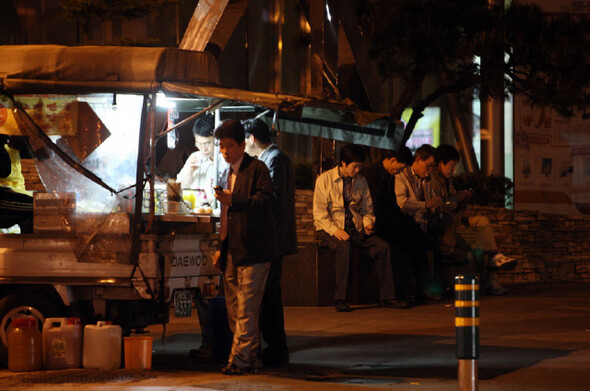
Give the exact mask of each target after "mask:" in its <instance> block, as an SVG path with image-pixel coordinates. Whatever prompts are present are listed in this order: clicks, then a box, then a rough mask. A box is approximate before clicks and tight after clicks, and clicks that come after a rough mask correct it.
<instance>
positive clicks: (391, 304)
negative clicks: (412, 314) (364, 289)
mask: <svg viewBox="0 0 590 391" xmlns="http://www.w3.org/2000/svg"><path fill="white" fill-rule="evenodd" d="M379 307H383V308H399V309H406V308H410V302H409V301H408V300H401V299H396V300H381V301H380V302H379Z"/></svg>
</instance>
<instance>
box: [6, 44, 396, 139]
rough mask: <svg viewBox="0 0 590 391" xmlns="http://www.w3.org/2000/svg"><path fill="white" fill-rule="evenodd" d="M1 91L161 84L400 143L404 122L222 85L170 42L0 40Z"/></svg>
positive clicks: (344, 135) (210, 61)
mask: <svg viewBox="0 0 590 391" xmlns="http://www.w3.org/2000/svg"><path fill="white" fill-rule="evenodd" d="M0 58H2V59H3V60H2V61H1V62H0V93H2V92H3V93H9V94H13V95H18V94H73V93H78V94H90V93H135V94H147V93H153V92H164V93H165V94H166V95H169V96H176V97H182V98H187V99H202V98H203V97H205V98H208V99H210V100H227V101H233V102H241V103H247V104H251V105H255V106H259V107H261V108H263V109H270V110H272V111H275V112H278V120H277V121H276V125H277V126H278V127H279V129H280V130H281V131H283V132H290V133H298V134H304V135H309V136H316V137H324V138H329V139H336V140H340V141H344V142H349V143H355V144H362V145H367V146H373V147H379V148H385V149H397V148H398V147H399V144H400V141H401V135H402V133H403V125H402V124H401V122H399V121H394V120H391V119H390V118H389V116H388V115H386V114H381V113H372V112H367V111H362V110H359V109H358V108H357V107H356V105H355V104H354V103H353V102H352V101H350V100H349V99H344V100H330V99H325V98H320V97H310V96H307V97H303V96H296V95H285V94H270V93H259V92H251V91H245V90H239V89H232V88H224V87H220V86H219V78H218V74H219V71H218V67H217V62H216V60H215V58H214V57H213V56H212V55H210V54H208V53H204V52H194V51H189V50H181V49H175V48H142V47H119V46H78V47H67V46H59V45H6V46H0Z"/></svg>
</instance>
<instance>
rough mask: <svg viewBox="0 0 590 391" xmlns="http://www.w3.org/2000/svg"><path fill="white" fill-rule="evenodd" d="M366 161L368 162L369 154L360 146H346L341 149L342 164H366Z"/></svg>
mask: <svg viewBox="0 0 590 391" xmlns="http://www.w3.org/2000/svg"><path fill="white" fill-rule="evenodd" d="M365 160H367V154H366V153H365V149H364V148H363V147H361V146H360V145H356V144H346V145H345V146H343V147H342V148H341V149H340V163H342V162H344V163H346V165H349V164H350V163H352V162H356V163H364V162H365Z"/></svg>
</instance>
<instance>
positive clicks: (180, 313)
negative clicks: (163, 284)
mask: <svg viewBox="0 0 590 391" xmlns="http://www.w3.org/2000/svg"><path fill="white" fill-rule="evenodd" d="M192 308H193V295H192V294H191V291H190V290H187V289H184V290H178V291H174V316H176V317H177V318H188V317H190V316H191V310H192Z"/></svg>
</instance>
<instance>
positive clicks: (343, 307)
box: [336, 300, 352, 312]
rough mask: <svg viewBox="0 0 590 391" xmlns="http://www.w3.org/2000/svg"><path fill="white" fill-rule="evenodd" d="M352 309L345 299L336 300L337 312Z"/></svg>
mask: <svg viewBox="0 0 590 391" xmlns="http://www.w3.org/2000/svg"><path fill="white" fill-rule="evenodd" d="M350 311H352V309H351V308H350V306H349V305H348V303H347V302H346V301H344V300H336V312H350Z"/></svg>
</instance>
